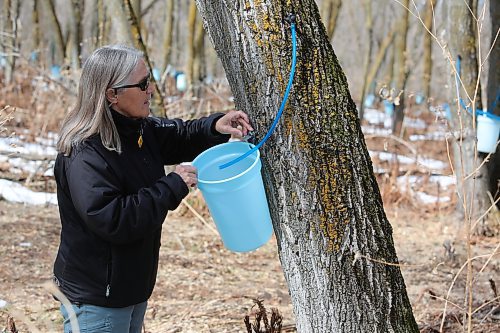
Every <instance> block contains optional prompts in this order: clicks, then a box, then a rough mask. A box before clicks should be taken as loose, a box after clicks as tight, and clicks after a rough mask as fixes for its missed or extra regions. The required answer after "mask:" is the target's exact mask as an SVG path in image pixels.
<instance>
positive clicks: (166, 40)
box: [161, 0, 175, 73]
mask: <svg viewBox="0 0 500 333" xmlns="http://www.w3.org/2000/svg"><path fill="white" fill-rule="evenodd" d="M166 2H167V3H166V8H165V25H164V30H163V65H162V70H161V71H162V73H163V72H164V71H165V69H166V68H167V66H168V65H169V64H170V62H171V59H170V57H171V54H172V33H173V27H174V10H175V6H174V5H175V0H166Z"/></svg>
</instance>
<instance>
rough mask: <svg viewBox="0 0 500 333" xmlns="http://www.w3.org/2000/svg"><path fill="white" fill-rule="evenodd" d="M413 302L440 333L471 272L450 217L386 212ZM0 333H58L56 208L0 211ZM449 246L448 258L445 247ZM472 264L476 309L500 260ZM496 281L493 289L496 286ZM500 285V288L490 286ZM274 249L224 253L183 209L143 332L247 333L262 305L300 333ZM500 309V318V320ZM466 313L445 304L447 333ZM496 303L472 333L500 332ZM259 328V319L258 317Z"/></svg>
mask: <svg viewBox="0 0 500 333" xmlns="http://www.w3.org/2000/svg"><path fill="white" fill-rule="evenodd" d="M386 210H387V214H388V217H389V220H390V221H391V224H392V226H393V228H394V241H395V245H396V248H397V253H398V256H399V259H400V261H401V263H402V267H401V269H402V272H403V275H404V278H405V282H406V286H407V290H408V295H409V297H410V300H411V303H412V305H413V310H414V314H415V318H416V320H417V322H418V323H419V326H420V328H421V332H438V331H439V326H440V324H441V318H442V314H443V309H444V304H445V302H444V298H446V295H447V292H448V289H449V288H450V287H451V286H452V283H453V280H454V278H455V276H456V274H457V272H458V271H459V269H460V266H461V265H462V264H463V263H464V262H465V260H466V256H465V252H464V251H465V249H464V246H463V244H453V243H452V240H453V239H456V234H455V231H454V230H456V229H455V228H454V226H453V224H454V223H453V221H454V220H453V218H452V216H450V215H448V214H442V215H436V214H431V215H429V214H421V213H417V212H412V211H409V210H407V209H396V208H395V209H387V208H386ZM0 230H2V236H1V237H0V255H1V258H2V260H1V264H0V265H1V266H0V272H1V274H0V299H2V300H4V301H6V302H7V303H8V305H7V306H6V307H4V308H0V331H1V330H2V329H3V328H5V327H6V320H7V315H11V316H13V317H14V319H15V322H16V325H17V328H18V329H19V330H20V332H59V331H61V329H60V327H61V322H62V319H61V316H60V314H59V309H58V308H59V303H58V302H56V301H55V300H54V299H53V298H52V296H51V295H50V293H49V292H48V291H47V290H46V288H45V287H44V283H46V282H47V281H48V280H50V278H51V270H52V264H53V261H54V256H55V254H56V251H57V245H58V238H59V231H60V223H59V218H58V212H57V208H56V207H55V206H48V207H43V208H40V207H36V206H25V205H22V204H14V203H8V202H6V201H0ZM448 242H449V245H450V246H447V248H448V250H446V248H445V246H443V244H447V243H448ZM497 245H498V238H497V239H495V238H478V237H476V238H474V239H473V249H474V255H484V254H490V253H492V252H494V249H495V247H496V246H497ZM486 259H487V258H482V259H478V260H477V261H474V265H473V270H474V277H475V281H474V289H473V290H474V307H475V308H477V307H479V306H481V305H482V304H485V303H486V302H487V301H489V300H492V299H493V298H494V297H495V294H494V288H493V286H494V285H493V284H494V283H495V281H496V282H497V283H498V282H499V280H498V277H499V276H500V274H499V273H500V258H499V257H498V256H493V257H492V258H490V259H491V260H490V261H489V263H488V265H487V266H486V267H485V268H484V270H483V271H482V272H481V273H479V271H480V270H481V268H482V267H483V265H484V263H485V262H486ZM464 279H465V275H464V274H459V275H458V278H457V279H456V281H455V282H454V285H453V288H452V289H451V293H450V297H449V299H450V300H452V301H454V302H458V304H456V306H463V303H460V301H458V300H460V299H463V292H464V285H465V280H464ZM490 281H493V282H490ZM492 283H493V284H492ZM287 290H288V289H287V285H286V283H285V280H284V277H283V273H282V270H281V266H280V262H279V259H278V255H277V247H276V241H275V239H274V238H273V239H272V240H271V241H270V242H269V243H268V244H266V245H265V246H263V247H262V248H260V249H258V250H257V251H254V252H252V253H248V254H237V253H233V252H230V251H228V250H226V249H224V247H223V245H222V243H221V241H220V239H219V238H218V236H216V235H215V234H214V233H213V231H212V230H211V229H210V228H208V227H207V226H206V225H204V224H203V223H202V222H201V220H199V219H197V218H195V217H194V216H192V215H191V213H190V212H188V211H187V209H185V208H180V209H178V210H177V211H176V212H174V213H172V214H171V216H169V217H168V218H167V220H166V222H165V224H164V228H163V238H162V247H161V252H160V268H159V273H158V278H157V284H156V288H155V290H154V293H153V296H152V297H151V299H150V301H149V308H148V311H147V313H146V319H145V331H146V332H151V333H153V332H218V333H219V332H246V329H245V325H244V322H243V319H244V317H245V315H248V314H250V313H251V312H252V311H253V310H255V307H254V302H253V300H252V299H259V300H263V304H264V306H265V307H266V308H267V309H268V310H270V309H271V308H273V307H274V308H277V309H278V310H279V311H280V313H281V314H282V315H283V322H284V326H285V327H287V329H284V330H283V332H293V331H294V329H293V327H294V316H293V311H292V305H291V299H290V296H289V295H288V291H287ZM495 307H496V310H495ZM461 313H462V312H461V311H460V310H459V309H458V308H457V307H455V306H453V305H451V304H448V309H447V312H446V320H445V326H444V330H443V331H444V332H462V328H461V324H460V323H461V322H462V320H463V318H462V315H461ZM499 315H500V314H499V310H498V303H491V304H488V305H486V306H484V307H483V308H482V309H480V310H479V311H477V313H476V314H475V315H474V316H473V324H474V327H473V330H472V332H478V333H479V332H483V333H487V332H488V333H489V332H500V329H499V327H500V318H499ZM251 318H253V317H251Z"/></svg>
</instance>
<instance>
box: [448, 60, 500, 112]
mask: <svg viewBox="0 0 500 333" xmlns="http://www.w3.org/2000/svg"><path fill="white" fill-rule="evenodd" d="M456 70H457V74H455V83H456V86H457V96H458V100H459V101H460V105H461V106H462V108H463V109H464V110H465V111H467V112H469V113H470V114H472V110H471V108H468V107H467V105H465V103H464V101H463V100H462V99H461V98H460V85H459V82H460V81H459V79H458V78H459V75H460V71H461V60H460V57H457V67H456ZM499 98H500V92H499V93H498V94H497V97H496V98H495V100H494V101H493V103H492V106H491V110H493V109H494V108H495V106H496V104H497V101H498V100H499ZM476 115H480V116H486V117H488V118H491V119H493V120H495V121H500V116H497V115H496V114H493V113H492V112H488V110H486V111H483V110H479V109H477V110H476Z"/></svg>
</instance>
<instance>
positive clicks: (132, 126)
mask: <svg viewBox="0 0 500 333" xmlns="http://www.w3.org/2000/svg"><path fill="white" fill-rule="evenodd" d="M111 115H112V116H113V121H114V122H115V125H116V129H117V130H118V133H120V134H121V135H124V136H129V135H131V134H134V135H137V133H139V132H140V131H141V128H142V127H143V126H144V122H145V119H133V118H129V117H127V116H124V115H122V114H121V113H118V112H117V111H115V110H113V109H111Z"/></svg>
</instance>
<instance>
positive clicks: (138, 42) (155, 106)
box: [123, 0, 165, 116]
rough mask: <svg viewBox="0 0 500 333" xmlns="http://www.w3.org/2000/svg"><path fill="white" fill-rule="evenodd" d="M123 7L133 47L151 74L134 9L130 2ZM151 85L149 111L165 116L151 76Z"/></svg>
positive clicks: (159, 92)
mask: <svg viewBox="0 0 500 333" xmlns="http://www.w3.org/2000/svg"><path fill="white" fill-rule="evenodd" d="M123 5H124V7H125V13H126V17H127V20H128V22H129V24H130V25H129V29H130V31H131V33H132V37H133V45H134V46H135V47H136V48H137V49H139V50H141V51H142V53H143V54H144V61H145V63H146V66H147V68H148V70H149V72H150V73H153V66H152V64H151V60H150V58H149V52H148V50H147V48H146V45H145V44H144V41H143V39H142V35H141V29H140V26H139V22H138V21H137V18H136V16H135V12H134V8H133V7H132V2H131V1H130V0H123ZM151 84H152V85H154V87H155V94H153V99H152V100H153V103H152V104H151V111H152V112H153V113H154V114H156V115H162V116H165V107H164V104H163V94H162V91H161V90H160V87H159V86H158V82H156V79H155V77H154V76H153V75H151Z"/></svg>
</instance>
